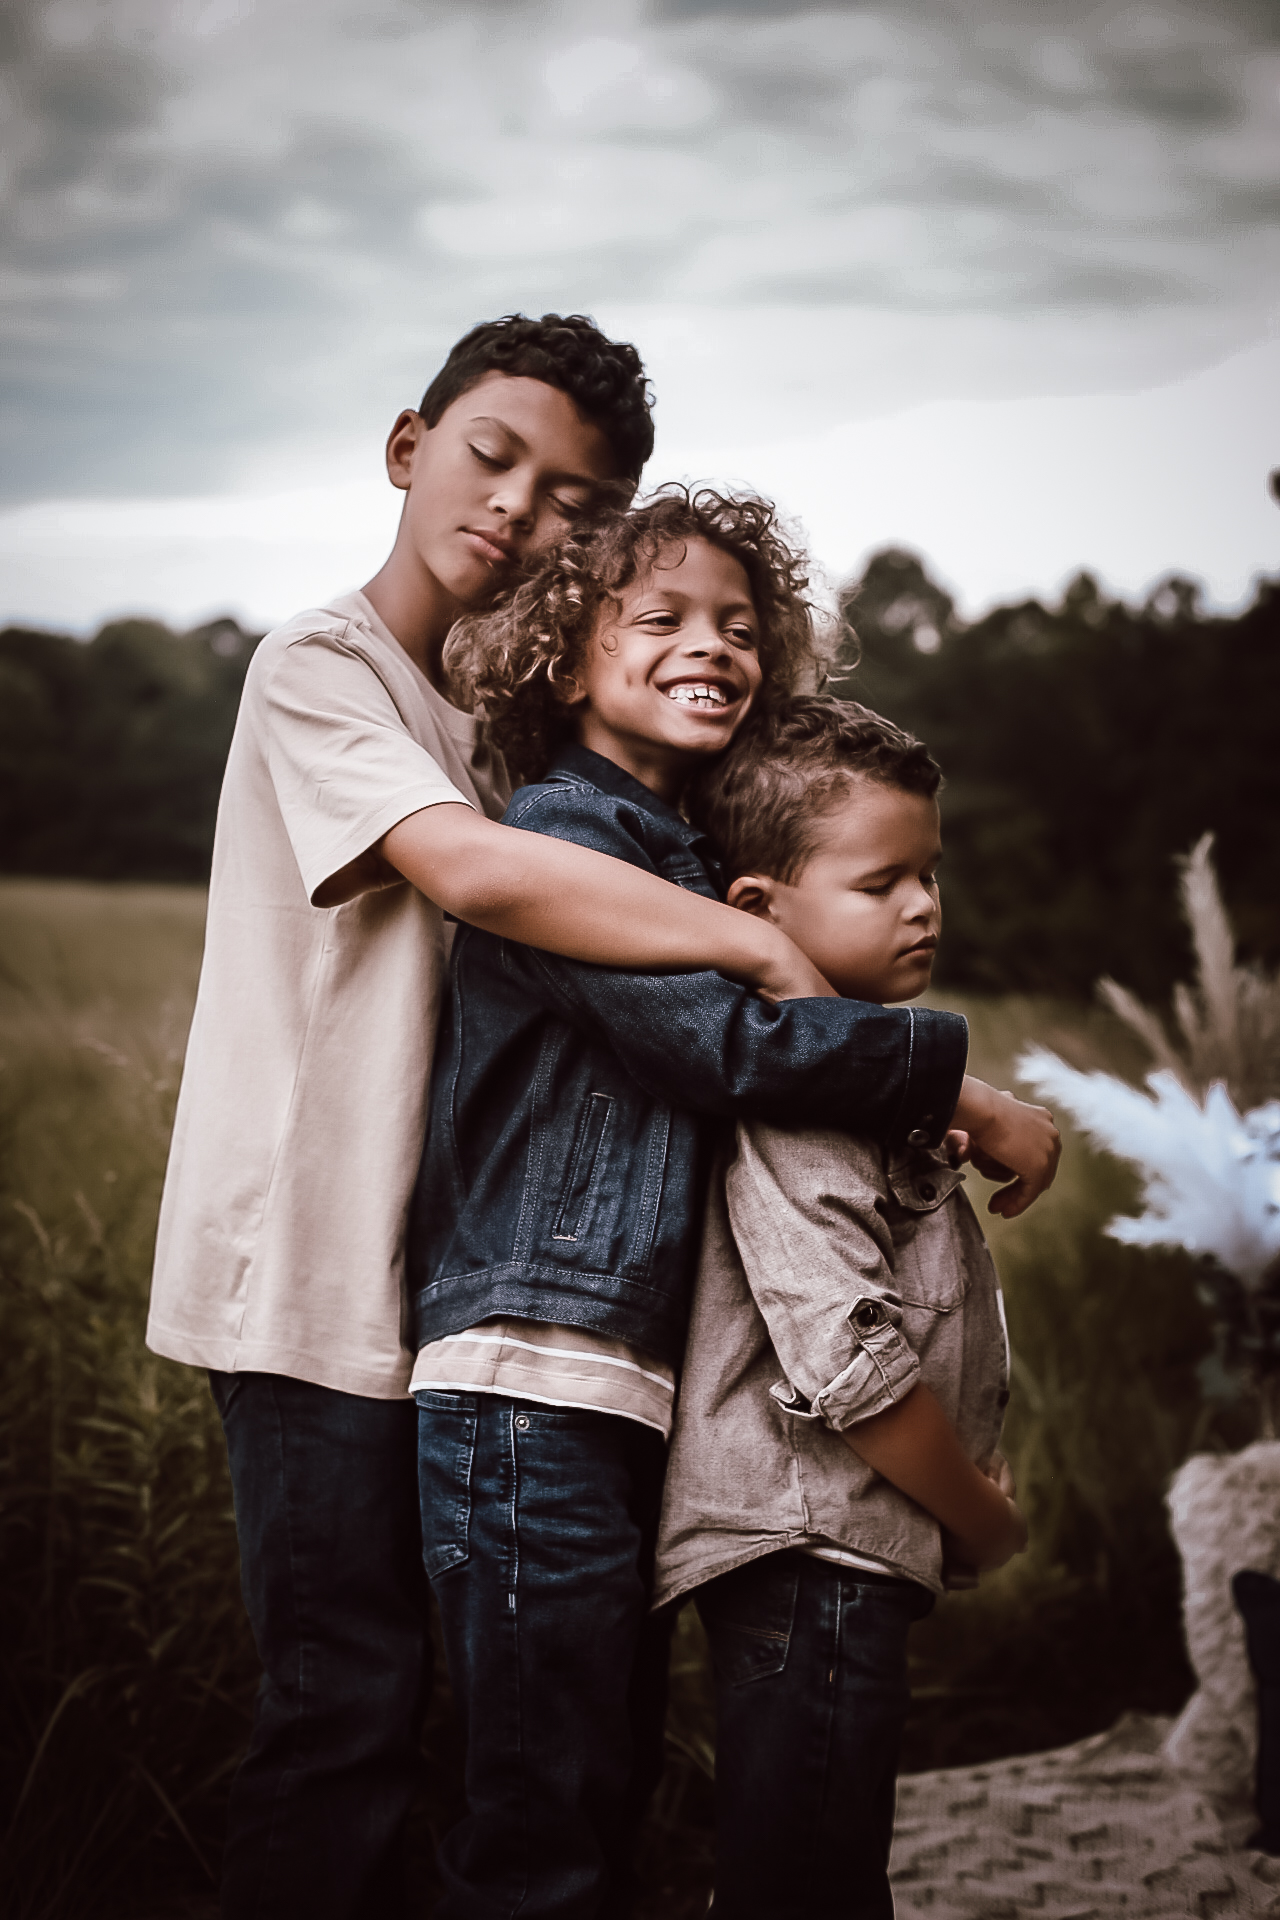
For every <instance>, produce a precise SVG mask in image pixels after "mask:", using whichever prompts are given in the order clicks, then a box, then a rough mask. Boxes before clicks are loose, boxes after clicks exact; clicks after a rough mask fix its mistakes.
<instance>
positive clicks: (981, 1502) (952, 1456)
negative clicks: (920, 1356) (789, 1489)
mask: <svg viewBox="0 0 1280 1920" xmlns="http://www.w3.org/2000/svg"><path fill="white" fill-rule="evenodd" d="M841 1437H842V1439H844V1440H845V1442H846V1443H847V1444H848V1445H849V1446H850V1447H851V1448H852V1449H853V1451H854V1452H855V1453H856V1454H857V1455H858V1457H859V1458H860V1459H862V1460H865V1461H866V1463H867V1465H868V1466H869V1467H872V1468H874V1470H875V1471H876V1472H877V1473H879V1474H882V1475H883V1476H884V1478H885V1479H886V1480H888V1481H890V1482H891V1483H892V1484H893V1485H894V1486H895V1487H897V1488H898V1490H899V1492H901V1493H905V1494H906V1495H907V1496H908V1498H909V1499H911V1500H914V1501H915V1502H916V1504H917V1505H918V1506H921V1507H923V1508H924V1510H925V1512H926V1513H931V1514H932V1515H933V1517H934V1519H935V1520H937V1521H938V1523H939V1524H940V1525H941V1526H943V1527H945V1528H946V1530H947V1532H948V1533H951V1534H954V1535H955V1537H956V1539H957V1541H958V1542H959V1544H960V1546H961V1548H962V1550H963V1551H964V1554H965V1556H966V1558H968V1559H970V1560H972V1562H973V1564H974V1566H975V1567H978V1568H982V1567H990V1566H998V1565H1001V1564H1002V1563H1003V1562H1004V1561H1005V1560H1006V1559H1008V1558H1009V1556H1010V1555H1011V1554H1012V1553H1016V1552H1018V1551H1019V1549H1020V1547H1021V1546H1022V1545H1023V1544H1024V1541H1025V1530H1024V1529H1023V1528H1022V1524H1021V1516H1020V1515H1019V1514H1018V1512H1017V1509H1016V1507H1014V1506H1013V1504H1012V1502H1011V1501H1009V1500H1008V1499H1006V1497H1005V1495H1004V1494H1003V1493H1001V1491H1000V1489H999V1488H998V1487H997V1486H996V1485H995V1483H994V1481H991V1480H989V1479H988V1478H987V1477H986V1475H985V1474H984V1473H982V1472H981V1471H980V1470H979V1468H978V1467H976V1466H975V1465H974V1463H973V1461H972V1460H970V1459H969V1457H968V1455H967V1454H966V1453H965V1451H964V1449H963V1447H962V1446H961V1445H960V1441H959V1438H958V1436H957V1434H956V1431H955V1428H954V1427H953V1426H952V1425H951V1422H950V1421H949V1420H948V1419H947V1417H946V1415H945V1414H944V1413H943V1411H942V1408H941V1407H940V1406H939V1405H938V1402H937V1401H936V1400H935V1399H934V1397H933V1395H932V1393H931V1392H930V1391H929V1389H928V1387H926V1386H925V1385H923V1383H921V1384H920V1385H917V1386H915V1387H913V1388H912V1390H911V1392H910V1393H909V1394H907V1395H906V1396H905V1398H904V1399H902V1400H900V1401H898V1403H897V1404H896V1406H892V1407H890V1408H888V1409H887V1410H886V1411H885V1412H884V1413H877V1414H873V1415H872V1416H871V1418H870V1419H868V1420H859V1421H858V1422H856V1424H855V1425H853V1426H852V1427H846V1428H845V1429H844V1431H843V1433H842V1435H841Z"/></svg>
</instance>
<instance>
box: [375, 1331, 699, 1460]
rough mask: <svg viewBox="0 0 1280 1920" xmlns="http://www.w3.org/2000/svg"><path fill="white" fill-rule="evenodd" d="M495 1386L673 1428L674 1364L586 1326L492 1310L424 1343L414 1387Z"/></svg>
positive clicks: (457, 1389) (513, 1395) (469, 1389)
mask: <svg viewBox="0 0 1280 1920" xmlns="http://www.w3.org/2000/svg"><path fill="white" fill-rule="evenodd" d="M420 1389H422V1390H425V1391H443V1392H447V1393H496V1394H501V1395H502V1396H503V1397H504V1398H509V1399H512V1400H539V1401H541V1402H542V1403H543V1404H544V1405H546V1406H551V1407H583V1408H586V1409H588V1410H590V1411H591V1412H593V1413H616V1414H619V1415H620V1416H621V1417H622V1418H623V1419H624V1420H638V1421H639V1422H640V1424H641V1426H645V1427H653V1428H655V1429H656V1430H657V1432H659V1433H660V1434H661V1435H662V1437H663V1439H664V1440H665V1439H666V1438H667V1436H668V1434H669V1433H670V1432H671V1411H672V1406H673V1404H674V1400H675V1391H676V1376H675V1369H674V1368H672V1367H668V1366H667V1365H665V1364H664V1362H663V1361H661V1360H655V1359H654V1358H653V1357H652V1355H650V1354H647V1353H641V1352H640V1350H639V1348H637V1347H632V1346H628V1344H627V1342H626V1341H625V1340H611V1339H610V1338H609V1336H608V1335H607V1334H603V1333H593V1332H591V1331H590V1330H589V1329H587V1328H585V1327H562V1326H559V1325H553V1324H550V1323H548V1322H546V1321H542V1320H512V1319H506V1318H502V1317H495V1318H494V1319H492V1320H482V1321H481V1322H480V1324H479V1325H478V1326H475V1327H468V1328H467V1329H466V1331H465V1332H463V1333H446V1334H445V1335H444V1337H443V1339H441V1340H433V1341H432V1342H431V1344H430V1345H429V1346H426V1347H423V1349H422V1351H421V1353H420V1354H419V1355H418V1358H417V1361H416V1362H415V1364H414V1369H413V1379H412V1381H411V1383H410V1391H411V1392H412V1393H417V1392H418V1391H419V1390H420Z"/></svg>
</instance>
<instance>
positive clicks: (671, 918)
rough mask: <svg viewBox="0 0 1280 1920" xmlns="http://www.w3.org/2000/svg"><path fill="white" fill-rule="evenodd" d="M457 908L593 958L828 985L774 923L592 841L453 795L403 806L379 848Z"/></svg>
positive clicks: (767, 985)
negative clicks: (511, 818)
mask: <svg viewBox="0 0 1280 1920" xmlns="http://www.w3.org/2000/svg"><path fill="white" fill-rule="evenodd" d="M379 851H380V852H381V854H382V856H383V857H384V859H386V860H387V861H388V862H389V863H390V865H391V866H393V867H394V868H395V869H396V871H397V872H399V873H401V874H403V876H404V878H405V879H406V880H408V881H410V882H412V884H413V885H414V886H415V887H417V888H418V889H419V891H420V892H422V893H424V894H426V895H427V897H428V898H429V899H431V900H434V901H435V902H436V903H437V905H438V906H441V907H443V908H444V910H445V912H446V913H451V914H453V915H454V916H455V918H457V919H459V920H463V921H466V922H467V923H468V924H469V925H471V926H475V927H482V928H484V929H485V931H486V932H489V933H496V934H499V935H500V936H502V937H503V938H504V939H508V940H518V941H521V942H523V943H524V944H525V945H526V946H531V947H540V948H542V949H543V950H544V951H545V952H548V953H558V954H563V955H565V956H566V957H568V958H570V959H574V960H586V961H591V962H593V963H594V964H595V965H597V966H605V967H628V968H632V969H637V970H641V969H642V970H647V971H651V972H663V971H680V970H684V969H714V970H715V971H717V972H719V973H723V974H725V975H727V977H728V978H729V979H732V980H738V981H741V982H743V983H744V984H745V985H748V986H753V987H757V988H759V989H761V990H762V991H764V992H766V993H768V994H769V995H770V996H771V997H773V998H788V997H803V996H814V997H816V996H820V995H821V996H827V997H830V996H831V992H832V990H831V988H830V987H829V986H828V985H827V983H826V981H825V980H824V979H823V978H822V976H821V975H820V974H819V973H818V972H817V969H816V968H814V967H813V966H811V965H810V963H809V962H808V961H807V960H806V959H805V958H804V956H803V955H802V954H801V953H800V951H799V949H798V948H797V947H795V946H793V945H792V943H791V941H790V940H788V939H787V938H786V936H785V935H784V934H780V933H779V931H778V929H777V928H775V927H771V926H769V925H768V924H767V923H765V922H763V921H760V920H757V919H756V918H755V916H754V915H752V914H747V913H739V912H737V910H736V909H735V908H733V907H728V906H723V905H722V904H721V903H720V902H719V901H715V900H707V899H705V898H704V897H703V896H702V895H701V894H696V893H689V892H687V891H686V890H685V889H684V888H683V887H677V886H673V885H672V884H671V883H670V882H669V881H667V880H663V879H661V878H660V877H659V876H658V875H657V874H654V873H646V872H645V871H644V870H643V868H640V867H635V866H632V865H631V864H630V863H629V862H627V861H625V860H618V859H614V858H613V857H612V856H611V855H609V854H605V853H597V852H596V851H595V850H594V849H593V848H590V847H581V846H577V845H575V844H574V843H573V842H572V841H568V840H559V839H555V838H553V837H552V836H550V835H547V834H540V833H524V832H521V831H519V830H518V829H517V828H514V827H505V826H502V825H500V824H499V823H498V822H496V821H493V820H487V819H485V817H484V816H483V815H482V814H479V813H476V812H474V811H473V809H472V808H470V807H468V806H463V805H448V804H446V805H441V806H436V807H429V808H426V809H425V810H424V811H423V812H421V813H415V814H410V816H409V817H408V819H406V820H402V821H400V822H399V824H398V825H397V826H395V827H393V828H392V829H391V831H390V833H388V834H387V835H386V836H385V837H384V839H383V841H382V843H381V847H380V849H379Z"/></svg>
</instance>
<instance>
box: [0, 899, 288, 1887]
mask: <svg viewBox="0 0 1280 1920" xmlns="http://www.w3.org/2000/svg"><path fill="white" fill-rule="evenodd" d="M202 917H203V901H202V898H201V896H200V895H199V894H198V893H197V892H196V891H194V890H191V891H186V890H177V889H173V890H169V889H158V888H157V889H150V888H125V889H120V890H118V891H115V890H108V889H106V888H94V887H82V886H76V885H71V884H67V885H52V884H45V885H41V884H35V883H8V884H4V885H2V886H0V1274H2V1277H3V1292H2V1294H0V1300H2V1302H3V1304H2V1307H0V1315H2V1318H0V1434H2V1436H3V1438H2V1440H0V1484H2V1503H0V1562H2V1563H3V1567H4V1579H3V1582H0V1676H2V1686H3V1706H2V1708H0V1711H2V1713H3V1730H4V1731H3V1744H2V1751H0V1768H2V1769H3V1772H2V1775H0V1777H2V1779H3V1804H4V1807H5V1814H4V1816H3V1820H2V1821H0V1826H3V1829H4V1830H3V1836H2V1838H0V1888H3V1896H2V1897H3V1900H4V1906H5V1911H6V1912H7V1913H10V1914H12V1915H13V1916H15V1920H18V1917H19V1916H20V1917H21V1920H54V1917H55V1916H60V1915H64V1914H71V1913H76V1914H84V1913H98V1912H103V1911H106V1910H107V1909H108V1908H109V1906H110V1905H111V1903H112V1900H113V1897H114V1896H117V1895H118V1896H119V1897H120V1899H121V1900H122V1902H124V1903H125V1904H127V1903H128V1901H129V1900H130V1899H131V1898H133V1897H135V1896H142V1895H145V1892H146V1890H147V1885H148V1880H149V1878H150V1877H152V1876H153V1875H154V1873H155V1872H156V1871H159V1870H161V1869H162V1868H163V1863H164V1861H165V1859H166V1856H173V1855H175V1854H177V1855H181V1856H183V1857H184V1859H185V1861H186V1862H189V1864H190V1868H191V1873H192V1876H193V1877H194V1878H195V1879H196V1880H201V1879H205V1880H208V1881H209V1882H210V1883H211V1882H212V1876H213V1871H214V1850H215V1848H216V1844H217V1831H218V1810H219V1796H220V1792H221V1790H222V1789H223V1787H224V1785H225V1782H226V1779H227V1777H228V1773H229V1770H230V1768H231V1767H232V1766H233V1764H234V1759H235V1754H236V1751H237V1749H238V1747H239V1745H240V1743H241V1741H242V1739H243V1734H244V1729H245V1726H246V1723H247V1722H246V1714H247V1705H248V1693H249V1690H250V1687H251V1684H252V1674H253V1662H252V1647H251V1644H250V1643H249V1641H248V1637H247V1634H246V1631H245V1627H244V1623H243V1616H242V1612H241V1608H240V1604H239V1595H238V1569H237V1559H236V1552H235V1542H234V1532H233V1527H232V1520H231V1511H230V1497H229V1490H228V1485H227V1479H226V1470H225V1460H224V1455H223V1451H222V1441H221V1433H220V1430H219V1427H218V1423H217V1419H216V1415H215V1414H214V1411H213V1407H212V1404H211V1402H210V1398H209V1394H208V1390H207V1387H206V1385H205V1383H204V1381H203V1379H202V1377H201V1376H200V1375H198V1374H196V1373H193V1372H191V1371H190V1370H188V1369H186V1368H182V1367H176V1366H172V1365H170V1364H168V1363H166V1362H164V1361H160V1360H157V1359H155V1358H154V1357H153V1356H151V1355H149V1354H148V1353H147V1352H146V1351H145V1349H144V1347H143V1343H142V1331H143V1325H144V1320H145V1311H146V1298H147V1280H148V1271H149V1265H150V1250H151V1239H152V1233H153V1228H154V1218H155V1210H156V1203H157V1198H158V1194H159V1186H160V1180H161V1175H162V1172H163V1165H164V1155H165V1150H166V1144H167V1137H168V1129H169V1124H170V1120H171V1116H172V1107H173V1098H174V1093H175V1090H176V1085H177V1076H178V1068H179V1064H180V1058H181V1049H182V1045H183V1041H184V1037H185V1030H186V1025H187V1020H188V1017H189V1011H190V1005H191V1000H192V996H193V992H194V985H195V976H196V969H197V967H198V960H199V950H200V938H201V928H202Z"/></svg>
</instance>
